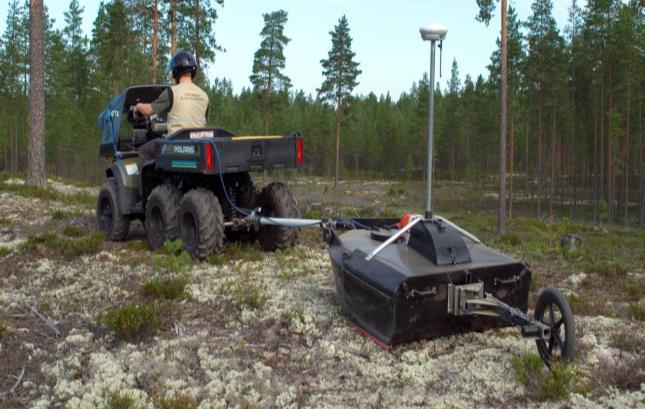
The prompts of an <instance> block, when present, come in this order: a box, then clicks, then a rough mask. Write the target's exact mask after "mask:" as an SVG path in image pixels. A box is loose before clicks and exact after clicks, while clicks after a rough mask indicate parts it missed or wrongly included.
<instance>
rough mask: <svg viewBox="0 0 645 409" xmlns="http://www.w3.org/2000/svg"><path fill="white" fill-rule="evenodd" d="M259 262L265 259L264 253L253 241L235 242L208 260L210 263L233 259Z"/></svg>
mask: <svg viewBox="0 0 645 409" xmlns="http://www.w3.org/2000/svg"><path fill="white" fill-rule="evenodd" d="M238 260H239V261H242V262H257V261H262V260H264V255H263V254H262V252H261V251H260V250H259V248H258V247H257V246H256V245H254V244H253V243H243V242H234V243H231V244H230V245H228V246H226V247H225V248H224V251H222V252H221V253H220V254H213V255H211V256H210V257H208V259H207V260H206V261H207V262H208V263H209V264H213V265H216V266H218V265H222V264H226V263H230V262H233V261H238Z"/></svg>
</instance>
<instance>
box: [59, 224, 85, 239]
mask: <svg viewBox="0 0 645 409" xmlns="http://www.w3.org/2000/svg"><path fill="white" fill-rule="evenodd" d="M63 234H64V235H65V236H67V237H82V236H85V235H86V234H87V230H86V229H82V228H80V227H77V226H65V227H64V228H63Z"/></svg>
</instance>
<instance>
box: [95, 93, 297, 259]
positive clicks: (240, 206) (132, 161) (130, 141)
mask: <svg viewBox="0 0 645 409" xmlns="http://www.w3.org/2000/svg"><path fill="white" fill-rule="evenodd" d="M166 88H167V86H165V85H143V86H133V87H130V88H128V89H126V90H125V91H124V92H123V93H121V94H120V95H119V96H117V97H115V98H114V99H113V100H112V102H111V103H110V105H109V106H108V107H107V108H106V109H105V110H104V111H103V112H102V113H101V114H100V116H99V126H100V127H101V129H102V141H101V149H100V153H101V155H102V156H104V157H109V158H112V163H111V164H110V166H109V167H108V168H107V169H106V171H105V174H106V176H107V178H108V180H107V181H106V182H105V183H104V184H103V187H102V188H101V191H100V193H99V197H98V202H97V206H96V218H97V223H98V229H99V230H100V231H102V232H105V234H106V236H107V238H108V239H109V240H113V241H119V240H124V239H125V238H126V236H127V235H128V230H129V227H130V222H131V221H132V220H134V219H139V220H141V221H142V222H143V224H144V226H145V229H146V232H147V236H148V241H149V242H150V245H151V246H152V248H154V249H156V248H159V247H161V246H162V245H163V243H164V242H165V241H166V240H173V239H175V238H181V240H182V242H183V248H184V250H185V251H186V252H188V253H189V254H190V255H191V256H192V257H194V258H196V259H200V260H203V259H205V258H206V257H208V256H209V255H210V254H213V253H217V252H219V251H221V250H222V248H223V246H224V241H225V239H227V240H245V241H255V240H256V239H257V240H258V241H259V243H260V245H261V246H262V248H263V249H264V250H267V251H273V250H276V249H283V248H286V247H289V246H293V245H294V244H295V242H296V239H297V233H296V230H295V229H292V228H287V227H283V226H280V225H273V226H266V225H260V224H259V223H257V221H254V220H256V219H255V218H253V217H248V216H249V215H251V216H253V215H254V214H257V215H262V216H267V217H280V218H283V217H286V218H297V217H299V216H300V215H299V210H298V203H297V201H296V199H295V197H294V195H293V193H292V192H291V191H290V190H289V188H288V187H287V186H286V185H284V184H282V183H271V184H270V185H268V186H266V187H264V188H263V189H262V190H261V191H259V192H258V191H256V188H255V185H254V184H253V181H252V179H251V176H250V172H261V171H265V170H273V169H290V168H300V167H301V166H302V164H303V146H302V139H301V137H300V136H299V135H298V134H297V133H293V134H291V135H288V136H240V135H236V134H234V133H233V132H230V131H227V130H225V129H223V128H209V127H206V128H199V129H194V128H193V129H182V130H180V131H177V132H175V133H174V134H172V135H167V126H166V122H165V118H160V117H151V118H141V117H138V118H135V117H134V115H133V111H132V108H133V106H134V105H136V104H137V103H139V102H144V103H149V102H151V101H153V100H155V99H156V98H157V97H158V96H159V95H160V94H161V93H162V92H163V91H164V90H165V89H166ZM122 117H125V118H126V121H124V122H123V123H122V121H121V118H122ZM152 140H153V141H154V142H153V143H154V145H155V149H156V157H155V159H154V160H152V161H149V162H147V163H143V164H142V163H140V162H139V157H138V148H139V147H140V146H142V145H143V144H144V143H146V142H148V141H152Z"/></svg>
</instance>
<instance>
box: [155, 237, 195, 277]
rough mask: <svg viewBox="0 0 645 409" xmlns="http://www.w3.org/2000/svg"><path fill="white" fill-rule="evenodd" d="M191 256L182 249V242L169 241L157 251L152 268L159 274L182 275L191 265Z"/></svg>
mask: <svg viewBox="0 0 645 409" xmlns="http://www.w3.org/2000/svg"><path fill="white" fill-rule="evenodd" d="M190 261H191V259H190V255H189V254H188V253H186V252H185V251H184V250H183V249H182V243H181V240H168V241H166V242H165V243H164V245H163V246H162V247H161V248H160V249H159V250H157V254H155V256H154V257H153V259H152V266H153V268H154V270H155V271H157V272H172V273H181V272H184V271H186V270H187V269H188V266H189V265H190Z"/></svg>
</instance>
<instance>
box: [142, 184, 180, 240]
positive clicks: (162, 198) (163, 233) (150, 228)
mask: <svg viewBox="0 0 645 409" xmlns="http://www.w3.org/2000/svg"><path fill="white" fill-rule="evenodd" d="M180 199H181V191H180V190H179V189H177V188H176V187H174V186H171V185H160V186H157V187H155V188H154V189H153V190H152V193H150V196H148V201H147V203H146V219H145V227H146V232H147V234H148V241H149V242H150V246H151V247H152V248H153V249H158V248H161V247H162V246H163V244H164V243H165V242H166V240H174V239H176V238H177V235H178V230H179V227H178V224H177V213H178V212H179V200H180Z"/></svg>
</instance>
